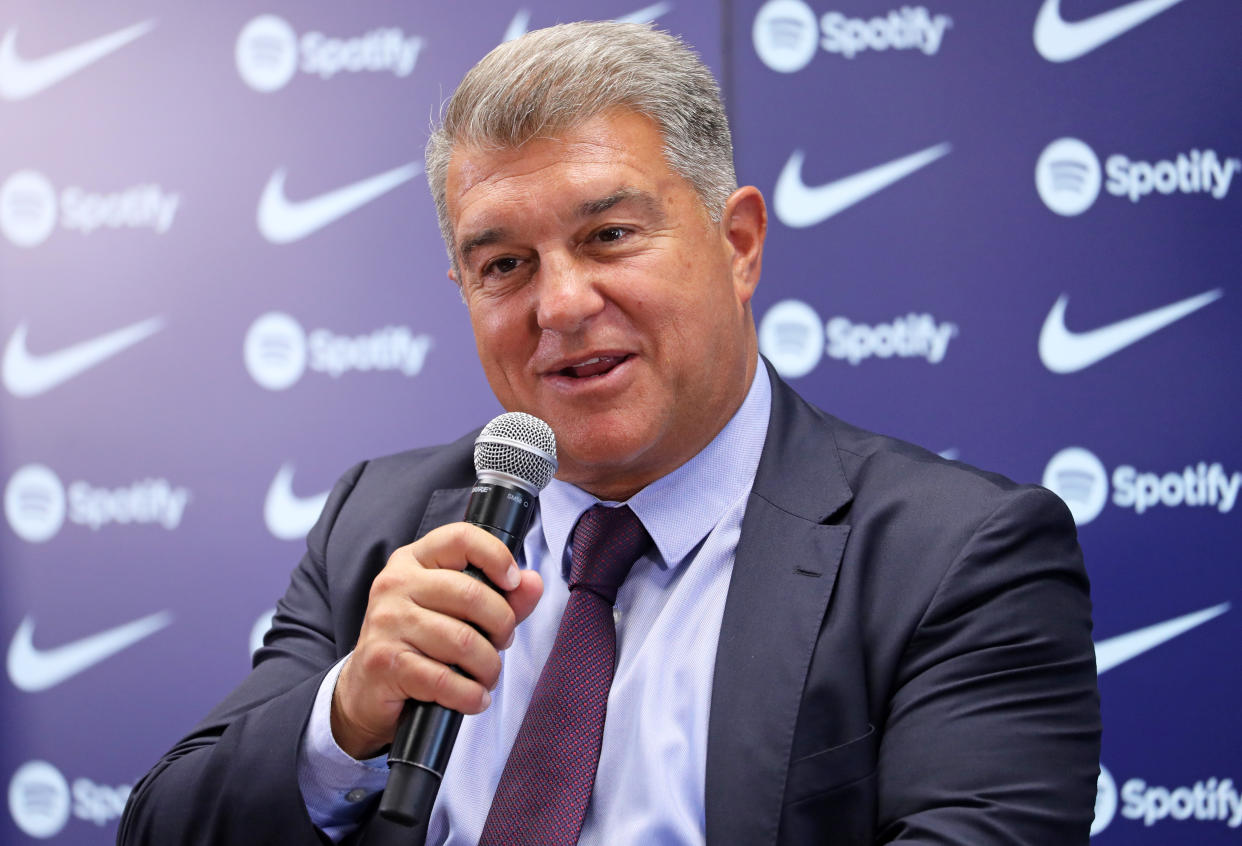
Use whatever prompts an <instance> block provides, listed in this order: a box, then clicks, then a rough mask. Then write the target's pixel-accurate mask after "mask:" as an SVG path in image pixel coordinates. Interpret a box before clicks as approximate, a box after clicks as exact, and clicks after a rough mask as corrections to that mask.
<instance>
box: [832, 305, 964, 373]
mask: <svg viewBox="0 0 1242 846" xmlns="http://www.w3.org/2000/svg"><path fill="white" fill-rule="evenodd" d="M958 332H959V329H958V326H957V324H956V323H949V322H948V321H945V322H944V323H937V322H936V319H935V318H934V317H932V316H931V315H930V314H915V313H913V312H911V313H910V314H907V315H905V316H904V317H897V318H894V319H893V320H892V322H890V323H877V324H876V325H874V326H871V325H868V324H866V323H855V322H853V321H852V320H850V319H849V318H847V317H834V318H832V319H830V320H829V321H828V325H827V334H828V347H827V349H826V352H827V354H828V357H829V358H835V359H838V360H841V361H848V362H849V363H850V364H853V365H857V364H858V363H859V362H862V361H865V360H866V359H869V358H872V357H873V356H874V357H876V358H892V357H894V356H896V357H898V358H925V359H927V361H928V363H929V364H939V363H940V362H942V361H944V357H945V354H946V353H947V352H948V349H949V341H950V340H951V339H953V338H955V337H957V335H958Z"/></svg>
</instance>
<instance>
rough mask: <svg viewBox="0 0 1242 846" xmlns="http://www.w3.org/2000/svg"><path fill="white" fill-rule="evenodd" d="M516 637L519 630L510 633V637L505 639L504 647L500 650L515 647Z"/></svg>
mask: <svg viewBox="0 0 1242 846" xmlns="http://www.w3.org/2000/svg"><path fill="white" fill-rule="evenodd" d="M516 637H517V629H514V630H513V631H511V632H509V637H507V638H506V639H505V642H504V645H503V646H501V647H500V648H501V649H508V648H509V647H510V646H512V645H513V641H514V639H515V638H516Z"/></svg>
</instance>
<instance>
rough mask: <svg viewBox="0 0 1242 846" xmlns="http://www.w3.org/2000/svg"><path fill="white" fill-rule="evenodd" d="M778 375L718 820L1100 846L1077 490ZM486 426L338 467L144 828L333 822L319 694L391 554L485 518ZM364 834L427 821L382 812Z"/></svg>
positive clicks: (279, 839)
mask: <svg viewBox="0 0 1242 846" xmlns="http://www.w3.org/2000/svg"><path fill="white" fill-rule="evenodd" d="M771 375H772V384H773V397H772V417H771V422H770V424H769V429H768V436H767V441H766V443H765V446H764V451H763V457H762V460H761V461H760V464H759V470H758V475H757V477H756V479H755V484H754V489H753V491H752V493H751V495H750V501H749V503H748V505H747V508H746V514H745V518H744V521H743V524H742V534H741V541H740V543H739V546H738V549H737V557H736V562H735V565H734V569H733V577H732V581H731V583H730V586H729V593H728V599H727V602H726V606H725V612H724V620H723V623H722V626H721V633H720V645H719V649H718V651H717V656H716V670H715V681H714V687H713V691H712V706H711V717H710V725H709V736H708V752H707V780H706V797H705V800H706V823H707V840H708V842H709V843H712V844H729V846H732V845H733V844H778V843H779V844H791V846H793V845H794V844H796V846H803V844H810V843H826V844H867V843H872V842H889V841H899V842H902V843H941V844H972V846H973V844H991V843H1029V844H1040V846H1044V845H1045V844H1058V846H1060V844H1069V843H1086V842H1087V837H1088V829H1089V826H1090V823H1091V818H1092V811H1093V805H1094V799H1095V781H1096V773H1097V761H1098V755H1099V740H1100V719H1099V703H1098V696H1097V693H1096V681H1095V660H1094V651H1093V647H1092V643H1091V618H1090V600H1089V598H1088V586H1087V577H1086V573H1085V571H1084V570H1083V564H1082V556H1081V553H1080V551H1079V548H1078V543H1077V541H1076V538H1075V531H1074V525H1073V522H1072V520H1071V518H1070V516H1069V513H1068V511H1067V509H1066V508H1065V507H1064V505H1063V504H1062V503H1061V501H1060V500H1059V499H1058V498H1057V497H1055V496H1054V495H1053V494H1051V493H1049V492H1048V491H1046V490H1044V489H1043V488H1038V487H1031V486H1019V485H1015V484H1014V483H1012V482H1010V481H1008V480H1006V479H1004V478H1001V477H999V476H995V475H991V474H987V473H983V472H980V471H977V470H974V469H972V468H969V467H966V466H963V465H960V464H955V463H950V462H946V461H944V460H942V459H940V458H939V457H937V456H935V455H933V454H931V453H928V452H926V451H924V450H922V449H919V448H917V447H913V446H910V445H908V444H904V443H901V442H898V441H894V440H892V439H889V438H885V437H881V436H878V435H874V434H870V433H868V432H864V431H861V430H859V429H856V428H853V427H851V426H848V425H846V424H844V423H842V422H841V421H839V420H836V419H835V418H833V417H830V416H829V415H827V414H824V413H823V412H821V411H819V410H818V409H815V408H813V407H811V406H810V405H808V404H806V403H805V402H804V401H803V400H802V399H801V398H800V397H798V396H797V395H796V394H795V393H794V392H793V391H792V390H791V389H790V388H789V387H788V386H786V385H785V384H784V383H783V382H781V381H780V379H779V378H777V377H776V374H775V373H772V374H771ZM472 440H473V436H470V437H466V438H463V439H462V440H460V441H458V442H456V443H454V444H452V445H450V446H448V447H443V448H431V449H422V450H415V451H412V452H407V453H404V454H401V455H397V456H393V457H389V458H384V459H379V460H375V461H371V462H367V463H363V464H361V465H359V466H357V467H355V468H353V469H352V470H351V471H350V472H349V473H347V474H346V475H345V476H344V477H343V478H342V479H341V480H340V482H338V484H337V485H336V487H335V488H334V490H333V492H332V494H331V496H330V497H329V499H328V503H327V505H326V506H325V508H324V512H323V515H322V516H321V518H320V520H319V522H318V524H317V525H316V526H315V528H314V529H313V530H312V531H311V533H310V536H309V537H308V552H307V554H306V556H305V557H304V558H303V560H302V562H301V564H300V565H299V566H298V568H297V569H296V570H295V571H294V573H293V577H292V581H291V584H290V586H289V590H288V592H287V593H286V594H285V596H284V598H283V599H282V600H281V602H280V604H279V607H278V613H277V615H276V619H275V622H274V625H273V629H272V632H271V633H270V634H269V635H268V638H267V643H266V646H265V647H264V648H263V649H262V650H260V652H259V653H258V654H257V656H256V659H255V660H256V665H255V668H254V671H253V672H252V673H251V674H250V676H249V677H248V678H247V679H246V680H245V682H243V683H242V685H241V686H240V687H239V688H238V689H237V690H236V691H234V692H233V693H232V694H231V695H230V696H229V697H228V698H227V699H226V700H225V701H224V702H223V703H222V704H221V705H220V706H219V707H217V708H216V709H215V710H214V711H213V712H212V713H211V714H210V715H209V716H208V717H207V719H206V720H205V721H204V722H203V723H202V724H200V725H199V726H198V727H197V728H196V729H195V731H194V732H193V733H192V734H190V735H189V736H188V737H187V738H185V739H184V740H182V741H181V742H180V743H178V744H177V745H176V746H175V747H174V748H173V749H172V750H171V751H170V752H169V753H168V754H167V755H166V756H165V757H164V759H163V760H161V761H160V762H159V763H158V764H157V765H156V766H155V768H154V769H153V770H152V771H151V772H150V773H149V774H148V775H147V776H146V777H145V778H144V779H143V780H142V781H141V782H139V784H138V785H137V786H136V787H135V789H134V792H133V795H132V797H131V800H130V804H129V807H128V808H127V810H126V814H125V817H124V819H123V821H122V824H121V833H120V835H119V840H120V842H124V843H134V844H136V843H151V844H159V846H165V844H172V843H191V842H192V843H219V844H232V845H233V846H236V844H244V843H281V844H285V843H289V844H292V843H315V842H317V838H318V837H321V836H322V835H320V834H319V833H318V832H317V831H316V830H315V829H314V828H313V826H312V825H311V823H310V821H309V818H308V817H307V814H306V811H305V808H304V805H303V802H302V799H301V795H300V793H299V790H298V784H297V775H296V755H297V749H298V745H299V738H300V736H301V734H302V731H303V727H304V725H305V723H306V720H307V717H308V715H309V713H310V710H311V704H312V702H313V700H314V696H315V692H316V690H317V688H318V686H319V683H320V681H321V679H322V678H323V674H324V672H325V671H326V669H327V668H328V667H329V666H331V665H332V664H333V663H335V662H336V661H337V660H338V659H339V658H340V657H341V656H343V655H345V654H346V653H347V652H348V651H349V650H350V649H351V648H352V647H353V645H354V643H355V640H356V638H357V636H358V631H359V628H360V626H361V623H362V617H363V613H364V611H365V609H366V602H367V592H368V589H369V587H370V584H371V580H372V579H373V578H374V577H375V575H376V573H378V572H379V570H380V568H382V567H383V566H384V563H385V561H386V560H387V558H388V556H389V554H390V553H391V552H392V551H393V550H394V549H396V548H397V547H399V546H401V545H403V544H405V543H408V542H409V541H411V540H412V539H414V538H416V537H419V536H421V535H423V534H425V533H426V532H427V531H429V530H430V529H431V528H434V527H435V526H437V525H441V524H444V523H448V522H453V521H455V520H459V519H461V515H462V514H463V513H464V511H465V502H466V498H467V496H468V493H469V488H470V486H471V484H472V482H473V480H474V471H473V467H472V466H471V458H470V455H471V450H470V446H471V443H472ZM351 839H360V840H362V841H363V842H365V843H368V844H373V843H400V842H406V843H409V842H415V841H418V842H421V835H420V834H418V833H415V838H414V839H413V840H412V839H411V833H410V832H409V831H408V830H402V829H398V828H397V827H395V826H389V825H388V824H387V823H386V822H384V821H382V820H378V819H376V820H373V821H372V823H371V824H369V825H368V826H367V827H366V828H365V829H364V830H363V831H362V832H361V833H360V834H359V835H358V837H357V838H351Z"/></svg>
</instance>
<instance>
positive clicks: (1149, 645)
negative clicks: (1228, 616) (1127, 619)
mask: <svg viewBox="0 0 1242 846" xmlns="http://www.w3.org/2000/svg"><path fill="white" fill-rule="evenodd" d="M1228 610H1229V603H1228V602H1223V603H1221V604H1220V605H1216V606H1213V607H1211V608H1204V609H1203V610H1202V611H1195V612H1193V613H1191V614H1184V615H1182V616H1181V617H1175V618H1173V619H1172V620H1165V621H1164V622H1163V623H1156V624H1154V625H1151V626H1145V627H1144V628H1141V629H1136V630H1134V631H1132V632H1126V633H1125V634H1120V635H1116V636H1114V637H1110V638H1107V639H1106V640H1101V641H1097V642H1096V644H1095V668H1096V672H1097V673H1106V672H1108V671H1109V670H1111V669H1113V668H1114V667H1118V666H1120V665H1122V664H1124V663H1125V662H1127V661H1129V660H1130V659H1131V658H1137V657H1138V656H1140V655H1142V654H1143V653H1145V652H1148V651H1150V650H1152V649H1155V648H1156V647H1157V646H1160V645H1161V644H1164V643H1167V642H1168V641H1170V640H1172V639H1173V638H1175V637H1177V636H1178V635H1181V634H1185V633H1186V632H1188V631H1190V630H1191V629H1193V628H1196V627H1198V626H1201V625H1203V624H1204V623H1206V622H1207V621H1208V620H1212V619H1215V618H1216V617H1219V616H1220V615H1221V614H1224V613H1225V612H1226V611H1228Z"/></svg>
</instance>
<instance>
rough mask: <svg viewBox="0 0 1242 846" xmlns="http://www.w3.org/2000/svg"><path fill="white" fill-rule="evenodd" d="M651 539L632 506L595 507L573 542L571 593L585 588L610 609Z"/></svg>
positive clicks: (581, 521)
mask: <svg viewBox="0 0 1242 846" xmlns="http://www.w3.org/2000/svg"><path fill="white" fill-rule="evenodd" d="M649 543H651V536H650V535H648V534H647V530H646V529H645V528H644V527H643V524H642V521H641V520H639V519H638V515H636V514H635V513H634V512H633V511H631V510H630V507H629V506H628V505H622V506H620V507H619V508H608V507H607V506H603V505H595V506H592V507H591V508H590V509H589V510H588V511H587V512H586V513H584V514H583V515H582V516H581V517H580V518H578V525H577V526H575V527H574V534H573V538H572V539H571V540H570V546H569V549H570V552H569V560H570V571H569V589H570V590H573V589H574V588H578V587H584V588H586V589H587V590H590V591H591V592H592V593H595V594H597V595H599V596H600V597H602V598H603V599H604V600H605V601H606V602H607V603H608V604H609V605H611V604H612V603H614V602H616V601H617V589H618V588H619V587H621V583H622V582H624V581H625V577H626V576H628V575H629V573H630V568H631V567H633V566H634V562H635V561H637V560H638V557H639V556H640V555H642V554H643V551H644V550H645V549H646V548H647V545H648V544H649Z"/></svg>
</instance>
